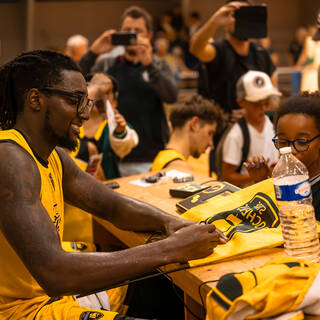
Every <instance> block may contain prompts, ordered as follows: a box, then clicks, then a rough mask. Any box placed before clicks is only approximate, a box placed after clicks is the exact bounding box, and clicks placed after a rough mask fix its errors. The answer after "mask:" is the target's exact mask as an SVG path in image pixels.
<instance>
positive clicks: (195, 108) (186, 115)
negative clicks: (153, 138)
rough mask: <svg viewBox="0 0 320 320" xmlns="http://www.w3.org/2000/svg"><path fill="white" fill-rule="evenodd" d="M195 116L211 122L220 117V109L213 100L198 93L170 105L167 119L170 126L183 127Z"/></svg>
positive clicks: (216, 120)
mask: <svg viewBox="0 0 320 320" xmlns="http://www.w3.org/2000/svg"><path fill="white" fill-rule="evenodd" d="M194 116H197V117H199V119H200V120H201V121H202V122H205V123H213V122H218V121H219V119H220V117H221V116H220V111H219V109H218V107H217V106H215V104H214V102H213V101H210V100H207V99H205V98H203V97H202V96H200V95H199V94H193V95H192V96H191V97H188V98H185V99H183V100H182V101H180V102H178V103H177V104H175V105H174V106H172V107H171V112H170V116H169V120H170V122H171V125H172V128H173V129H175V128H179V127H183V126H184V124H185V123H186V122H187V121H188V120H189V119H191V118H192V117H194Z"/></svg>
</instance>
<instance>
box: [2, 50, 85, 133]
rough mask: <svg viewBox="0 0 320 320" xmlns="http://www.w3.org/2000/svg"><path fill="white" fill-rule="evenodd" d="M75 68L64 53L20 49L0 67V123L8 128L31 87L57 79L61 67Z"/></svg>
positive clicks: (45, 85)
mask: <svg viewBox="0 0 320 320" xmlns="http://www.w3.org/2000/svg"><path fill="white" fill-rule="evenodd" d="M63 70H74V71H79V72H80V70H79V68H78V66H77V65H76V64H75V63H74V62H73V61H72V60H71V59H70V58H69V57H67V56H65V55H63V54H61V53H58V52H55V51H45V50H35V51H30V52H25V53H22V54H21V55H19V56H17V57H16V58H15V59H13V60H12V61H10V62H8V63H6V64H4V65H3V66H2V67H1V68H0V127H1V128H2V129H4V130H5V129H11V128H12V127H13V126H14V125H15V123H16V120H17V115H18V114H19V113H20V112H22V111H23V106H24V101H25V96H26V94H27V92H28V91H29V90H30V89H32V88H40V87H50V86H52V85H54V84H57V83H59V81H61V71H63Z"/></svg>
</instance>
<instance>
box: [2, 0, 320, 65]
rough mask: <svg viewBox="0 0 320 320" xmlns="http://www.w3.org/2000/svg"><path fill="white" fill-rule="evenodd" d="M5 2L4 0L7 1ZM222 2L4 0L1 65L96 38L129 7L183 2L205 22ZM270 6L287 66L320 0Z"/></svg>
mask: <svg viewBox="0 0 320 320" xmlns="http://www.w3.org/2000/svg"><path fill="white" fill-rule="evenodd" d="M4 1H6V0H4ZM224 2H225V1H224V0H181V1H175V0H144V1H134V0H131V1H124V0H115V1H110V0H100V1H94V0H87V1H75V0H69V1H68V0H60V1H58V0H56V1H54V0H52V1H35V0H16V1H15V2H12V3H9V2H3V0H2V1H0V41H1V53H0V54H1V55H0V63H4V62H6V61H8V60H9V59H11V58H12V57H14V56H15V55H17V54H18V53H19V52H21V51H23V50H26V48H28V49H39V48H47V49H48V48H49V49H61V48H63V45H64V43H65V41H66V39H67V38H68V37H69V36H70V35H72V34H75V33H81V34H83V35H84V36H86V37H87V38H89V40H90V41H93V40H94V39H95V38H96V37H97V36H98V35H99V34H100V33H101V32H102V31H104V30H105V29H108V28H118V27H119V17H120V16H121V13H122V12H123V10H124V9H125V8H126V7H128V6H130V5H133V4H135V5H138V6H141V7H144V8H145V9H147V10H148V11H149V12H150V13H151V14H152V15H153V16H154V17H157V16H160V15H161V14H162V13H164V12H166V11H168V10H170V9H171V8H172V7H173V6H174V5H175V4H177V3H181V5H182V8H183V12H184V14H185V15H187V14H188V13H189V12H191V11H194V10H196V11H198V12H199V13H200V15H201V20H202V21H205V20H207V19H208V17H209V16H210V15H211V14H212V13H213V12H214V11H215V10H216V9H217V8H218V7H219V6H221V5H222V4H223V3H224ZM256 3H266V4H267V6H268V16H269V18H268V25H269V36H270V37H271V40H272V45H273V48H274V49H275V50H276V51H277V52H278V53H279V56H280V65H286V62H287V49H288V45H289V42H290V41H291V39H292V38H293V35H294V32H295V30H296V28H297V27H298V26H300V25H305V26H307V25H310V24H314V23H315V17H316V14H317V9H318V7H319V3H318V1H314V0H264V1H256Z"/></svg>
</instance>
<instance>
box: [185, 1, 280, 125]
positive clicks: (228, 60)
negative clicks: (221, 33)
mask: <svg viewBox="0 0 320 320" xmlns="http://www.w3.org/2000/svg"><path fill="white" fill-rule="evenodd" d="M247 5H250V4H249V1H227V4H226V5H224V6H223V7H221V8H220V9H219V10H218V11H217V12H215V13H214V14H213V15H212V17H211V18H210V19H209V20H208V21H207V22H206V23H205V24H204V26H203V27H202V28H200V29H199V30H198V32H197V33H196V34H195V35H194V36H193V38H192V40H191V53H193V54H194V55H195V56H196V57H198V58H199V59H200V60H201V61H202V62H204V63H205V66H206V70H207V76H208V79H207V80H208V92H207V95H208V97H209V98H213V99H214V100H215V101H216V102H217V103H218V104H219V105H220V106H221V107H222V109H223V110H224V111H225V112H226V113H228V114H229V115H230V120H231V121H233V122H234V121H237V120H239V119H240V118H241V117H242V116H243V111H242V110H241V109H240V107H239V106H238V104H237V102H236V89H235V88H236V83H237V81H238V79H239V78H240V77H241V76H242V75H243V74H245V73H246V72H247V71H249V70H258V71H263V72H265V73H267V74H268V75H269V76H270V77H271V76H272V74H273V73H274V71H275V66H274V64H273V63H272V61H271V59H270V56H269V54H268V52H267V51H266V50H265V49H264V48H263V47H262V46H260V45H259V44H256V43H252V42H250V41H249V39H244V38H242V39H238V38H236V36H235V35H234V33H233V32H234V25H235V18H234V12H235V10H237V9H239V8H240V7H241V6H247ZM220 27H223V28H225V30H226V31H227V34H226V37H225V39H223V40H221V41H214V40H211V39H212V37H213V36H214V35H215V33H216V31H217V29H218V28H220Z"/></svg>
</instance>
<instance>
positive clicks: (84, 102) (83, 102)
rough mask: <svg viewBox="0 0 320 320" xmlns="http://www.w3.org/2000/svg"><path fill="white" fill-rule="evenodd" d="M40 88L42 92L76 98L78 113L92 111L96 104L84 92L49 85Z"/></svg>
mask: <svg viewBox="0 0 320 320" xmlns="http://www.w3.org/2000/svg"><path fill="white" fill-rule="evenodd" d="M38 90H39V91H42V92H47V93H53V94H58V95H61V96H65V97H69V98H72V99H75V103H76V106H77V113H78V115H81V114H83V113H84V112H85V111H87V112H89V113H90V112H91V109H92V107H93V105H94V102H93V100H91V99H89V98H88V96H87V95H86V94H83V93H75V92H69V91H65V90H60V89H56V88H49V87H45V88H40V89H38Z"/></svg>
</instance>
